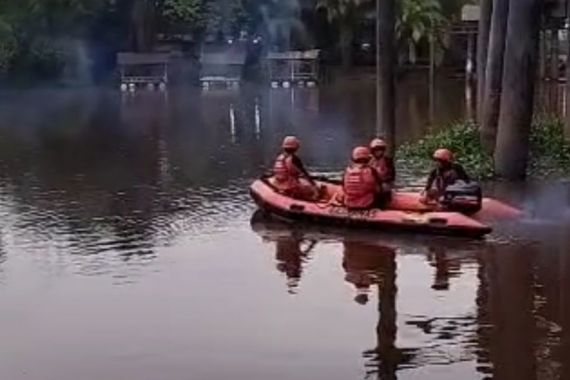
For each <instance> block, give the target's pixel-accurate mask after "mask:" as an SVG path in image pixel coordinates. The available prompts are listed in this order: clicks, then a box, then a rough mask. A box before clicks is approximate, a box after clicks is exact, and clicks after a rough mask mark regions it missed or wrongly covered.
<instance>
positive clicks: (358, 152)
mask: <svg viewBox="0 0 570 380" xmlns="http://www.w3.org/2000/svg"><path fill="white" fill-rule="evenodd" d="M367 159H370V149H368V148H367V147H365V146H357V147H356V148H354V150H353V151H352V160H353V161H361V160H367Z"/></svg>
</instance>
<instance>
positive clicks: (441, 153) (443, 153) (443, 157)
mask: <svg viewBox="0 0 570 380" xmlns="http://www.w3.org/2000/svg"><path fill="white" fill-rule="evenodd" d="M433 159H434V160H439V161H445V162H451V161H453V153H451V151H450V150H449V149H445V148H440V149H438V150H436V151H435V153H434V154H433Z"/></svg>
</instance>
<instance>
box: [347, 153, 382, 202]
mask: <svg viewBox="0 0 570 380" xmlns="http://www.w3.org/2000/svg"><path fill="white" fill-rule="evenodd" d="M370 158H371V154H370V150H369V149H368V148H367V147H364V146H359V147H356V148H354V150H353V152H352V164H351V165H350V166H349V167H348V168H346V170H345V172H344V176H343V186H342V187H343V192H344V205H345V206H346V207H347V208H349V209H359V210H364V209H369V208H372V207H373V206H374V203H375V201H376V197H377V195H378V193H379V192H380V186H381V181H380V177H379V176H378V173H377V172H376V170H374V169H373V168H372V167H371V166H370Z"/></svg>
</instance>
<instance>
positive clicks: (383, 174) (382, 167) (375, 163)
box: [370, 157, 391, 181]
mask: <svg viewBox="0 0 570 380" xmlns="http://www.w3.org/2000/svg"><path fill="white" fill-rule="evenodd" d="M370 166H372V168H373V169H374V170H376V172H377V173H378V176H379V177H380V179H381V180H382V181H388V179H389V177H390V174H391V173H390V168H389V167H388V163H387V162H386V157H382V158H380V159H376V158H373V159H372V161H370Z"/></svg>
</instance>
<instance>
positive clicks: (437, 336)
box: [252, 213, 570, 379]
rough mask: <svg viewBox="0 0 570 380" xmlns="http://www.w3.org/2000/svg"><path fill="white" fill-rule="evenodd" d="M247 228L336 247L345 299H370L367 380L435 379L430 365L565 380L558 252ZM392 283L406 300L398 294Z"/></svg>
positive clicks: (261, 221) (466, 372) (272, 225)
mask: <svg viewBox="0 0 570 380" xmlns="http://www.w3.org/2000/svg"><path fill="white" fill-rule="evenodd" d="M252 223H253V224H252V225H253V229H254V230H255V231H256V232H257V233H258V234H260V235H261V236H262V237H263V239H264V240H265V241H268V240H269V241H271V240H273V241H275V246H276V249H279V248H278V247H279V246H278V244H279V243H278V242H279V241H280V240H281V239H283V238H284V237H285V236H293V235H294V236H296V238H295V239H296V240H295V241H297V242H299V241H301V239H302V238H303V237H304V238H305V239H310V240H312V241H322V242H324V243H323V244H327V245H328V246H330V245H331V243H333V242H334V244H338V246H339V247H338V248H339V250H341V251H342V265H343V269H344V271H345V281H346V282H347V283H348V284H349V285H350V287H352V288H353V289H354V290H353V291H354V294H355V298H354V300H355V301H356V302H357V303H358V304H361V305H367V304H368V303H369V297H370V295H371V293H373V294H375V295H376V297H377V301H376V302H375V303H376V305H377V308H376V310H377V318H378V322H377V324H376V326H372V325H371V326H370V329H371V332H372V331H374V335H375V336H376V345H375V348H373V349H368V350H365V351H364V353H363V358H364V359H365V363H364V367H365V372H366V376H365V377H366V378H368V377H370V376H375V377H377V378H380V379H396V378H408V374H409V376H410V378H413V375H412V374H413V373H414V372H413V371H414V370H416V369H417V370H419V369H422V370H421V372H420V373H422V374H424V376H427V378H440V376H441V374H440V373H439V372H438V370H437V369H436V368H438V366H450V367H451V368H454V367H455V366H458V367H456V368H458V369H457V370H451V372H452V373H453V374H449V375H448V376H449V378H454V376H462V377H465V378H482V379H483V378H485V379H486V378H495V379H527V378H528V379H530V378H532V379H565V378H568V375H569V373H568V360H569V358H570V357H569V356H568V355H567V354H568V343H567V342H568V338H567V331H568V329H570V325H569V324H568V311H567V309H568V305H567V303H568V297H567V293H568V292H567V291H566V289H567V288H566V287H567V285H568V284H569V281H570V278H569V276H568V274H569V273H570V271H569V269H568V268H569V267H568V265H567V264H568V261H569V260H567V257H566V256H567V255H566V254H567V251H566V250H565V247H566V245H564V244H563V245H562V246H560V249H561V251H559V252H551V251H549V249H548V247H547V246H543V245H542V243H534V244H532V245H530V246H528V245H526V246H524V245H523V246H521V245H518V244H517V243H515V242H514V241H511V242H510V243H509V244H495V243H484V242H480V243H477V242H467V241H461V240H459V241H457V240H448V239H436V240H434V239H433V238H425V239H415V240H409V239H405V238H398V237H390V236H372V235H369V234H367V233H352V232H351V233H350V234H349V235H347V232H343V231H340V230H338V231H336V230H329V231H328V232H321V231H319V230H316V229H311V228H310V227H309V228H307V227H303V228H302V229H297V228H295V227H291V226H287V225H285V224H281V223H280V222H275V221H272V220H271V219H268V218H267V217H265V216H263V215H262V214H261V213H258V214H256V215H255V216H254V219H253V220H252ZM567 228H568V226H567V227H565V230H561V231H560V230H559V231H558V233H557V235H558V236H559V239H563V240H564V239H566V240H567V238H566V237H564V234H565V232H566V233H567V231H568V229H567ZM301 231H303V232H301ZM552 243H553V242H550V244H552ZM554 244H556V243H554ZM328 250H329V251H330V250H332V248H330V247H328ZM562 252H563V253H562ZM550 254H552V256H550ZM422 257H423V258H422ZM542 260H546V262H541V261H542ZM421 261H423V262H424V263H423V268H422V267H421V266H422V264H421ZM559 261H561V262H559ZM418 264H419V265H420V266H418ZM406 266H409V269H408V268H406ZM398 273H400V274H398ZM553 273H555V274H556V276H555V277H554V278H553V277H552V274H553ZM429 277H431V278H432V280H431V281H429ZM397 284H403V287H405V288H412V289H413V290H414V291H412V292H410V289H405V290H404V291H398V285H397ZM453 287H456V288H457V289H456V290H453ZM442 292H444V293H442ZM549 293H550V294H549ZM468 295H469V296H468ZM466 296H468V297H466ZM397 300H399V302H397ZM440 301H442V302H440ZM420 310H421V312H420ZM412 311H413V312H412ZM374 329H375V330H374ZM410 337H413V338H412V339H411V338H410ZM461 363H465V364H468V365H465V366H459V365H460V364H461ZM426 368H427V370H426ZM429 368H432V371H433V372H430V370H429ZM455 371H457V372H455ZM430 373H432V375H429V374H430ZM426 374H428V375H426Z"/></svg>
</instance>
